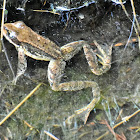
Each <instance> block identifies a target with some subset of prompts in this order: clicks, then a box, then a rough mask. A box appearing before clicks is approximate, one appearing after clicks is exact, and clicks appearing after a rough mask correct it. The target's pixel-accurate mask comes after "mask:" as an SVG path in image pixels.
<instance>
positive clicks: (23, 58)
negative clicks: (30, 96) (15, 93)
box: [12, 48, 27, 85]
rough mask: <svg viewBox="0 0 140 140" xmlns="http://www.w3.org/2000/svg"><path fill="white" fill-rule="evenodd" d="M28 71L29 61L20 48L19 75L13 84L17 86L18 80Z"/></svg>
mask: <svg viewBox="0 0 140 140" xmlns="http://www.w3.org/2000/svg"><path fill="white" fill-rule="evenodd" d="M26 69H27V60H26V56H25V54H24V50H23V49H21V48H18V67H17V74H16V77H15V78H14V79H13V81H12V83H13V84H14V85H15V84H16V82H17V80H18V78H19V77H20V76H21V75H22V74H24V72H25V70H26Z"/></svg>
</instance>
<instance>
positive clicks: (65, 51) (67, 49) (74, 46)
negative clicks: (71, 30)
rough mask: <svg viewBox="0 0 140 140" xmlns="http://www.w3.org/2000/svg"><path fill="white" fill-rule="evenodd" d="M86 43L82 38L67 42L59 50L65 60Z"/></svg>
mask: <svg viewBox="0 0 140 140" xmlns="http://www.w3.org/2000/svg"><path fill="white" fill-rule="evenodd" d="M84 44H86V42H85V41H84V40H80V41H75V42H71V43H68V44H66V45H64V46H62V47H61V52H62V55H63V57H64V60H65V61H67V60H69V59H71V58H72V57H73V56H74V55H75V54H77V53H78V52H79V51H80V50H81V49H82V48H83V46H84Z"/></svg>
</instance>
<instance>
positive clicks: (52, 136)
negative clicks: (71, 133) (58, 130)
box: [44, 130, 59, 140]
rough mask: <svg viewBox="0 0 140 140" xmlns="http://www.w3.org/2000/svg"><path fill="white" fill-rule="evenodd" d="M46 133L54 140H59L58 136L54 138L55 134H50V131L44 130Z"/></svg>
mask: <svg viewBox="0 0 140 140" xmlns="http://www.w3.org/2000/svg"><path fill="white" fill-rule="evenodd" d="M44 133H45V134H47V135H48V136H50V137H51V138H52V139H54V140H59V139H58V138H57V137H56V136H54V135H53V134H51V133H50V132H48V131H45V130H44Z"/></svg>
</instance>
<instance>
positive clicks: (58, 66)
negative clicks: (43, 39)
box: [48, 60, 100, 123]
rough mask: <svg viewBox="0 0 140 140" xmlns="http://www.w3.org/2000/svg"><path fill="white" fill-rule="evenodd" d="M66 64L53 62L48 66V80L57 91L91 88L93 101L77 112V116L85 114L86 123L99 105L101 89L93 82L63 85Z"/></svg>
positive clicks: (72, 82) (73, 82)
mask: <svg viewBox="0 0 140 140" xmlns="http://www.w3.org/2000/svg"><path fill="white" fill-rule="evenodd" d="M65 64H66V62H65V61H63V60H51V61H50V63H49V66H48V80H49V83H50V86H51V87H52V89H53V90H55V91H76V90H81V89H84V88H88V87H91V88H92V92H93V96H94V97H93V100H92V101H91V102H90V103H89V104H88V105H87V106H85V107H84V108H82V109H80V110H78V111H76V114H81V113H83V112H84V113H85V120H84V122H85V123H86V121H87V118H88V116H89V113H90V112H91V110H93V108H94V107H95V105H96V104H97V103H98V101H99V99H100V89H99V87H98V84H97V83H96V82H93V81H70V82H64V83H61V77H62V75H63V71H64V69H65Z"/></svg>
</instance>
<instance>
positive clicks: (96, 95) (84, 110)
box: [66, 87, 100, 124]
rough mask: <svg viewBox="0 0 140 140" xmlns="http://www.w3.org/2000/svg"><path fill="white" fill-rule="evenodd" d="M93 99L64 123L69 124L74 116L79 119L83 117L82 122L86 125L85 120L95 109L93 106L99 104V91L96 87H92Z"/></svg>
mask: <svg viewBox="0 0 140 140" xmlns="http://www.w3.org/2000/svg"><path fill="white" fill-rule="evenodd" d="M93 95H94V97H93V99H92V101H91V102H90V103H89V104H88V105H87V106H85V107H83V108H81V109H78V110H76V111H75V114H73V115H71V116H69V117H68V118H67V120H66V123H67V124H70V122H71V121H70V120H72V118H74V117H75V116H80V117H83V116H84V118H83V120H84V124H86V122H87V120H88V117H89V115H90V112H91V111H92V110H93V109H94V108H95V106H96V105H97V104H98V103H99V101H100V91H99V88H98V87H96V88H95V87H94V90H93Z"/></svg>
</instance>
